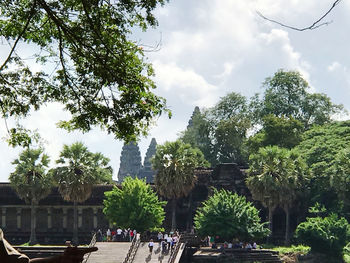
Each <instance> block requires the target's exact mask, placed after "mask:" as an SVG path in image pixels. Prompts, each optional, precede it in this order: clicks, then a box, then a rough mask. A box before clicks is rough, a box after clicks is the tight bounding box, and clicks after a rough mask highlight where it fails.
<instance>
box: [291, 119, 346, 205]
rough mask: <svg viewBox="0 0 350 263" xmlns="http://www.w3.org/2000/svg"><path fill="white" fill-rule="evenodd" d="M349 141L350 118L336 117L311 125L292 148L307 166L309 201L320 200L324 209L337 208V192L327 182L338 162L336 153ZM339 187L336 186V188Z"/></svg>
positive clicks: (334, 171)
mask: <svg viewBox="0 0 350 263" xmlns="http://www.w3.org/2000/svg"><path fill="white" fill-rule="evenodd" d="M349 143H350V121H339V122H334V123H330V124H327V125H323V126H315V127H313V128H311V129H310V130H308V131H307V132H305V133H304V134H303V139H302V141H301V142H300V144H299V145H298V146H297V147H296V149H297V150H298V151H299V152H300V154H301V155H302V157H303V159H304V160H305V161H306V163H307V165H308V166H309V167H310V169H311V176H312V177H311V183H310V185H311V191H312V193H311V196H312V200H311V202H312V203H315V202H320V203H321V204H324V205H325V206H326V208H327V209H332V210H333V211H338V210H339V208H341V207H340V204H339V199H338V196H337V195H336V191H335V189H334V187H335V185H332V184H330V181H331V178H332V176H333V175H334V174H335V173H338V174H340V173H341V170H339V171H336V169H338V168H335V167H336V166H335V164H336V163H337V166H339V165H340V163H339V160H338V161H336V160H337V157H336V156H337V154H338V153H339V152H342V150H344V149H347V148H348V145H349ZM339 190H340V189H339Z"/></svg>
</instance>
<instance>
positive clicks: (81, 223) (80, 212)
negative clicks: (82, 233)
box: [78, 207, 83, 228]
mask: <svg viewBox="0 0 350 263" xmlns="http://www.w3.org/2000/svg"><path fill="white" fill-rule="evenodd" d="M82 226H83V208H82V207H78V228H81V227H82Z"/></svg>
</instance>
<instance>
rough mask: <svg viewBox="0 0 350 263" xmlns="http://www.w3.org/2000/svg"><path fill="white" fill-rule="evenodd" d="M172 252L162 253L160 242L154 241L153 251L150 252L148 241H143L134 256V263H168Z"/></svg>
mask: <svg viewBox="0 0 350 263" xmlns="http://www.w3.org/2000/svg"><path fill="white" fill-rule="evenodd" d="M169 257H170V252H168V253H162V252H161V248H160V246H159V243H156V242H155V243H154V248H153V251H152V253H150V252H149V248H148V242H141V243H140V245H139V248H138V250H137V252H136V255H135V257H134V260H133V263H167V262H168V260H169Z"/></svg>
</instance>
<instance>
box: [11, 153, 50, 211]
mask: <svg viewBox="0 0 350 263" xmlns="http://www.w3.org/2000/svg"><path fill="white" fill-rule="evenodd" d="M49 162H50V159H49V157H48V155H46V154H45V153H44V150H43V149H30V148H28V149H25V150H24V151H23V152H21V153H20V155H19V158H18V159H16V160H14V161H13V162H12V164H14V165H15V166H16V168H15V171H14V172H13V173H11V174H10V177H9V180H10V182H11V186H12V187H13V188H14V189H15V190H16V192H17V194H18V196H19V197H20V198H21V199H23V200H24V201H25V202H26V203H27V204H31V203H32V202H33V203H34V204H38V203H39V201H40V200H41V199H43V198H45V197H46V196H47V195H48V194H49V193H50V192H51V187H52V176H51V174H50V173H48V166H49Z"/></svg>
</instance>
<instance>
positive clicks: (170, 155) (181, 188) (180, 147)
mask: <svg viewBox="0 0 350 263" xmlns="http://www.w3.org/2000/svg"><path fill="white" fill-rule="evenodd" d="M152 165H153V169H154V170H156V171H157V174H156V177H155V185H156V188H157V190H158V192H159V193H160V194H161V195H162V196H164V197H166V198H169V199H173V198H179V197H183V196H186V195H187V194H188V193H189V192H190V191H191V190H192V188H193V186H194V184H195V182H196V177H195V175H194V169H195V168H197V167H205V166H208V162H207V161H206V160H205V159H204V156H203V153H202V152H201V151H200V150H199V149H197V148H192V147H191V145H189V144H185V143H183V142H182V141H180V140H177V141H175V142H165V143H164V144H163V145H158V146H157V150H156V155H155V156H154V158H153V159H152Z"/></svg>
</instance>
